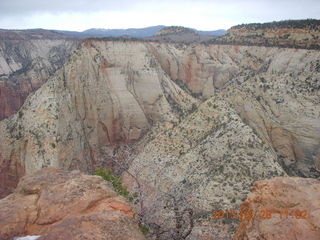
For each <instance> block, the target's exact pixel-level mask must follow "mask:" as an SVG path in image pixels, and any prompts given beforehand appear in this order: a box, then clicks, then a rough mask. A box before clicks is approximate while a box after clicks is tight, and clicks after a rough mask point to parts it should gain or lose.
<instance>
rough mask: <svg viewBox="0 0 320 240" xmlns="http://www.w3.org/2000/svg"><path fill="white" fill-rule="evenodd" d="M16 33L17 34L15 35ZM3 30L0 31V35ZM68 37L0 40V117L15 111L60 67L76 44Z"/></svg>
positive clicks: (2, 35) (0, 118) (0, 35)
mask: <svg viewBox="0 0 320 240" xmlns="http://www.w3.org/2000/svg"><path fill="white" fill-rule="evenodd" d="M17 36H19V35H17ZM2 37H4V33H2V32H0V38H2ZM76 46H77V42H76V41H72V40H58V39H56V40H53V39H32V38H30V36H29V37H26V38H25V39H24V38H22V39H19V38H18V39H10V38H9V39H8V38H4V39H2V40H1V42H0V99H1V102H0V120H2V119H4V118H7V117H9V116H11V115H12V114H14V113H16V112H17V111H18V110H19V109H20V107H21V106H22V104H23V103H24V101H25V99H26V98H27V96H28V95H29V94H30V93H32V92H34V91H35V90H37V89H38V88H39V87H40V86H42V84H43V83H45V82H46V81H47V79H48V78H49V77H50V76H52V75H53V73H54V72H55V71H56V70H57V69H58V68H60V67H61V66H62V65H63V64H64V63H65V61H66V59H67V58H68V56H69V55H70V53H71V52H72V51H73V50H74V49H75V48H76Z"/></svg>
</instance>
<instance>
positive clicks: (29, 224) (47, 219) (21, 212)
mask: <svg viewBox="0 0 320 240" xmlns="http://www.w3.org/2000/svg"><path fill="white" fill-rule="evenodd" d="M0 208H1V212H0V240H9V239H10V240H11V239H12V238H13V237H17V236H26V235H39V236H41V237H40V238H39V239H40V240H44V239H46V240H49V239H55V240H57V239H61V240H62V239H63V240H64V239H95V240H98V239H110V240H113V239H114V240H121V239H123V240H124V239H126V240H127V239H132V240H138V239H139V240H140V239H141V240H143V239H145V238H144V236H143V235H142V233H141V232H140V230H139V228H138V226H137V224H136V223H135V222H134V216H135V214H134V212H133V210H132V208H131V207H130V206H129V205H128V204H127V203H126V201H125V200H124V198H122V197H120V196H119V195H118V194H117V193H116V192H115V191H114V190H113V189H112V187H111V185H110V183H108V182H106V181H104V180H103V179H102V178H101V177H98V176H89V175H84V174H81V173H80V172H79V171H73V172H68V171H64V170H59V169H54V168H48V169H44V170H42V171H39V172H37V173H36V174H34V175H27V176H25V177H23V178H22V179H21V181H20V183H19V185H18V187H17V189H16V191H15V193H13V194H11V195H9V196H7V197H6V198H4V199H2V200H0Z"/></svg>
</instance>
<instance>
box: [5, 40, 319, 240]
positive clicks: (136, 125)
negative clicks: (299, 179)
mask: <svg viewBox="0 0 320 240" xmlns="http://www.w3.org/2000/svg"><path fill="white" fill-rule="evenodd" d="M319 59H320V54H319V52H318V51H311V50H295V49H277V48H266V47H244V46H220V45H210V46H205V45H200V44H194V45H183V44H165V43H150V42H149V43H145V42H111V41H96V40H87V41H84V42H82V43H81V45H80V46H79V48H78V49H77V50H76V51H75V52H74V53H73V54H72V55H71V57H70V58H69V60H68V61H67V62H66V63H65V64H64V65H63V67H62V68H61V69H60V70H58V71H56V72H55V74H54V75H53V76H52V77H50V79H49V80H48V81H47V82H46V83H44V84H43V85H42V86H41V87H40V88H39V89H38V90H37V91H36V92H35V93H34V94H32V95H30V96H29V97H28V98H27V100H26V101H25V103H24V105H23V106H22V108H21V109H20V110H19V112H18V113H17V114H15V115H13V116H12V117H10V118H7V119H4V120H3V121H1V122H0V153H1V155H0V169H1V177H2V178H3V181H1V184H2V185H1V186H0V189H1V192H2V196H4V195H6V194H7V193H8V192H10V190H12V189H13V188H14V187H15V184H16V183H17V180H18V179H19V178H20V177H21V176H23V175H24V174H25V173H32V172H34V171H36V170H38V169H41V168H45V167H49V166H56V167H57V166H59V167H63V168H65V169H80V170H82V171H85V172H93V170H94V168H95V167H96V166H97V164H106V162H105V159H107V158H108V157H110V156H112V153H113V152H115V151H114V150H115V148H116V147H117V146H119V145H122V144H134V145H133V146H134V147H135V150H136V154H137V156H136V157H134V158H133V159H132V161H133V162H132V164H131V166H130V168H129V169H130V171H132V172H135V173H137V175H138V178H139V179H140V180H141V182H143V190H144V192H145V196H146V200H145V202H146V205H147V210H148V213H149V215H150V219H149V220H148V221H150V222H153V221H160V222H158V224H162V223H161V221H162V220H163V218H161V216H167V215H168V214H169V215H170V213H169V212H166V210H163V211H164V212H162V211H160V210H159V209H160V208H161V207H163V204H164V202H165V198H166V196H167V194H171V195H172V194H173V195H174V194H177V193H181V194H182V193H183V195H184V196H185V197H186V199H185V201H187V202H188V204H189V205H190V206H191V207H192V208H194V209H196V211H195V212H196V215H197V218H196V225H195V228H194V231H193V233H192V239H205V237H206V236H213V235H214V234H216V235H217V236H220V238H221V239H228V237H230V232H232V231H233V230H234V227H235V224H236V223H235V222H234V223H226V224H225V225H224V224H222V226H223V227H222V228H221V227H219V226H220V225H221V223H217V222H212V221H211V222H210V221H208V219H206V217H203V216H208V214H209V212H210V211H211V210H212V209H213V208H214V209H217V210H218V208H224V209H226V208H237V207H238V206H239V200H240V199H242V198H244V197H245V195H246V194H247V193H248V192H249V190H250V186H251V184H252V183H253V182H254V181H256V180H260V179H265V178H270V177H273V176H282V175H287V174H289V175H300V176H311V177H317V176H319V170H320V162H319V161H320V157H319V156H320V155H319V149H320V148H319V143H320V140H319V136H320V123H319V114H320V105H319V99H320V98H319V87H320V86H319V81H318V80H317V79H319V74H320V73H319ZM124 177H125V178H126V182H127V183H128V185H129V186H130V187H131V188H132V189H134V187H135V186H134V184H132V182H133V181H132V179H131V180H130V178H129V177H128V176H124ZM163 199H164V200H163ZM154 209H157V210H159V211H156V212H157V213H155V210H154ZM168 223H170V222H168ZM165 225H166V224H164V227H165ZM208 226H209V227H208ZM224 227H225V229H226V230H221V232H217V231H218V230H215V229H224Z"/></svg>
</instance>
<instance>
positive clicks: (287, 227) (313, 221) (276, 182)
mask: <svg viewBox="0 0 320 240" xmlns="http://www.w3.org/2000/svg"><path fill="white" fill-rule="evenodd" d="M241 208H242V209H246V210H253V211H254V213H255V214H254V215H253V217H252V218H248V219H246V218H244V219H243V220H242V221H241V223H240V225H239V227H238V230H237V232H236V234H235V237H234V239H235V240H244V239H247V240H250V239H266V240H275V239H288V240H291V239H310V240H313V239H314V240H316V239H319V236H320V224H319V223H320V210H319V209H320V180H319V179H308V178H306V179H303V178H273V179H271V180H263V181H258V182H256V183H255V184H254V187H253V190H252V193H250V194H249V196H248V198H247V199H246V201H245V202H243V203H242V204H241ZM264 211H269V214H271V215H269V219H260V218H261V217H264V216H265V214H264ZM262 215H263V216H262Z"/></svg>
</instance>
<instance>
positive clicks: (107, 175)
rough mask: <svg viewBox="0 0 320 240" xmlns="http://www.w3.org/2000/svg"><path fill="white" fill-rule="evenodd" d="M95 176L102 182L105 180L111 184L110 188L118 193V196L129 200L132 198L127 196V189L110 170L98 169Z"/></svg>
mask: <svg viewBox="0 0 320 240" xmlns="http://www.w3.org/2000/svg"><path fill="white" fill-rule="evenodd" d="M96 175H98V176H100V177H102V178H103V179H104V180H106V181H108V182H111V183H112V186H113V187H114V189H115V190H116V192H118V193H119V194H120V195H122V196H124V197H126V198H128V199H129V200H131V198H130V197H132V196H129V194H130V193H129V191H128V189H127V187H125V186H123V185H122V180H121V178H120V177H117V176H116V175H114V173H113V171H112V169H111V168H107V169H103V168H99V169H97V170H96ZM132 201H133V199H132Z"/></svg>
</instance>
